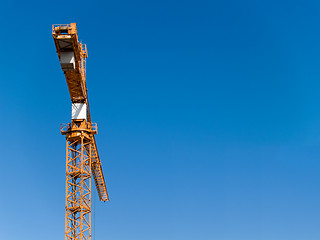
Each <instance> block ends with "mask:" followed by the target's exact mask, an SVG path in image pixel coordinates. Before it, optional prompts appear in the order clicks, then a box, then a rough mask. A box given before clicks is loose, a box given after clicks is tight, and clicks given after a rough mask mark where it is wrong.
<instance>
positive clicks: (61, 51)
mask: <svg viewBox="0 0 320 240" xmlns="http://www.w3.org/2000/svg"><path fill="white" fill-rule="evenodd" d="M52 35H53V39H54V43H55V46H56V50H57V54H58V57H59V60H60V64H61V68H62V70H63V72H64V75H65V78H66V82H67V85H68V89H69V93H70V97H71V102H72V103H71V107H72V109H71V123H67V124H62V125H61V134H62V135H65V137H66V141H67V144H66V145H67V147H66V201H65V240H91V178H93V179H94V182H95V185H96V188H97V191H98V195H99V199H100V201H109V197H108V193H107V188H106V183H105V180H104V176H103V172H102V167H101V161H100V158H99V154H98V150H97V145H96V140H95V137H94V135H95V134H97V124H96V123H92V122H91V114H90V108H89V100H88V91H87V86H86V58H87V57H88V54H87V47H86V45H85V44H82V43H80V42H79V40H78V33H77V26H76V24H75V23H71V24H57V25H56V24H55V25H52Z"/></svg>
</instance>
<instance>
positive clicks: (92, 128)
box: [60, 122, 98, 134]
mask: <svg viewBox="0 0 320 240" xmlns="http://www.w3.org/2000/svg"><path fill="white" fill-rule="evenodd" d="M81 130H82V131H87V132H91V133H93V134H97V133H98V126H97V123H90V122H87V123H86V126H85V127H83V126H82V125H80V126H77V125H76V124H71V123H62V124H61V126H60V131H61V133H62V134H66V133H68V132H70V131H81Z"/></svg>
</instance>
